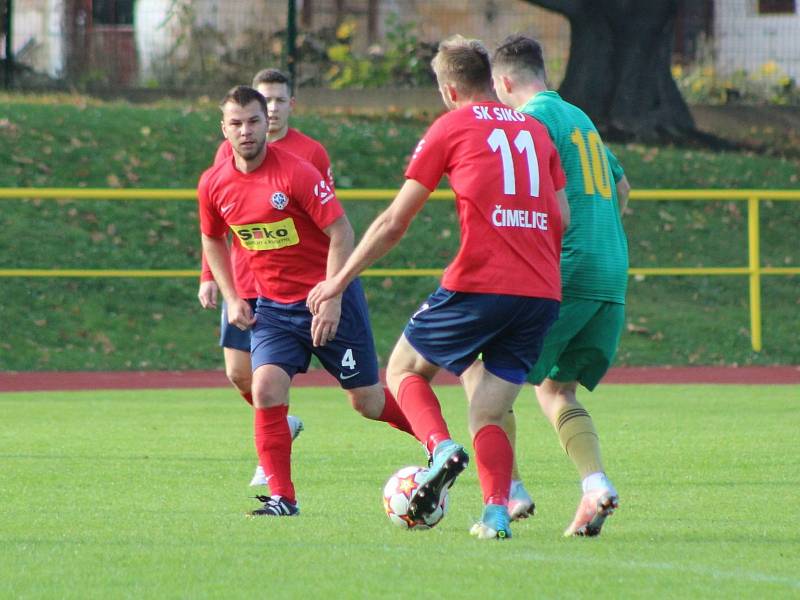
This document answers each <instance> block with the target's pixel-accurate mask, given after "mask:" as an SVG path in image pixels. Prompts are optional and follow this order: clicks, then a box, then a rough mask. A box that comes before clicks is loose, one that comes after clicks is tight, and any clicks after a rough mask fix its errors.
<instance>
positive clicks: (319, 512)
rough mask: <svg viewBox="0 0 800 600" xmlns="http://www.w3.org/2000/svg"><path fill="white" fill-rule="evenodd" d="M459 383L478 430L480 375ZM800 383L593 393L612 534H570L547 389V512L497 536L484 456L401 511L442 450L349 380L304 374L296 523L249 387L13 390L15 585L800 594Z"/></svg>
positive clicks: (282, 592)
mask: <svg viewBox="0 0 800 600" xmlns="http://www.w3.org/2000/svg"><path fill="white" fill-rule="evenodd" d="M438 391H439V393H440V397H441V400H442V404H443V407H444V409H445V414H446V416H447V417H448V419H449V421H450V425H451V430H452V433H453V435H454V437H455V438H456V439H459V440H464V441H466V437H467V436H466V425H465V403H464V400H463V394H462V392H461V390H460V389H458V388H452V387H442V388H438ZM798 397H800V387H798V386H774V387H763V386H751V387H747V386H741V387H738V386H711V385H708V386H679V385H672V386H633V385H627V386H613V385H607V386H601V387H600V389H598V390H597V391H596V392H595V393H593V394H588V393H587V394H584V396H583V399H584V400H585V401H586V405H587V407H588V408H589V410H590V411H591V412H592V414H593V415H594V417H595V422H596V424H597V427H598V430H599V431H600V434H601V440H602V444H603V449H604V455H605V459H606V463H607V466H608V469H609V473H610V475H611V476H612V479H613V480H614V482H615V483H616V485H617V487H618V488H619V491H620V495H621V507H620V510H619V511H618V513H617V514H616V515H614V517H612V518H611V519H610V520H609V521H608V522H607V524H606V527H605V529H604V532H603V535H602V536H600V538H596V539H563V538H562V537H561V532H562V530H563V528H564V527H565V526H566V525H567V524H568V523H569V521H570V519H571V517H572V515H573V512H574V509H575V507H576V504H577V501H578V498H579V489H578V483H577V478H576V475H575V473H574V471H573V468H572V466H571V464H570V463H569V462H568V459H567V458H566V457H565V456H564V454H563V453H562V451H561V449H560V448H559V446H558V443H557V440H556V437H555V435H554V433H553V432H552V431H551V429H550V427H549V425H547V424H546V423H545V422H544V419H543V418H542V417H541V416H540V415H539V413H538V408H537V407H536V406H535V403H534V400H533V395H532V391H531V389H530V388H527V389H525V390H524V391H523V394H522V395H521V397H520V400H519V401H518V402H517V415H518V420H519V439H520V442H519V459H520V461H521V464H522V470H523V473H524V476H525V479H526V481H527V484H528V487H529V489H530V490H531V491H532V492H533V495H534V497H535V499H536V502H537V506H538V514H537V515H536V516H535V517H534V518H532V519H529V520H528V521H525V522H522V523H519V524H516V525H514V526H513V535H514V537H513V539H511V540H508V541H505V542H494V541H492V542H481V541H477V540H474V539H472V538H471V537H470V536H469V534H468V529H469V526H470V525H471V524H472V522H473V520H474V519H475V518H476V517H477V516H478V515H479V514H480V510H481V497H480V492H479V488H478V485H477V477H476V470H475V467H474V464H472V465H470V467H469V468H468V470H467V471H466V473H465V474H464V475H463V476H462V477H461V478H460V479H459V481H458V482H457V484H456V486H455V487H454V488H453V489H452V490H451V495H450V509H449V513H448V515H447V517H446V518H445V519H444V520H443V521H442V522H441V524H440V525H439V526H438V527H437V528H436V529H434V530H431V531H428V532H406V531H402V530H400V529H397V528H395V527H393V526H392V525H391V524H390V522H389V520H388V519H387V518H386V516H385V515H384V514H383V510H382V506H381V501H380V499H381V488H382V486H383V483H384V482H385V480H386V479H387V478H388V477H389V475H390V474H391V473H392V472H393V471H394V470H395V469H397V468H399V467H402V466H405V465H408V464H420V463H421V462H423V460H424V457H423V453H422V450H421V448H420V447H419V445H418V444H417V443H415V442H413V441H412V440H410V439H409V438H407V437H405V436H404V435H403V434H401V433H399V432H397V431H395V430H393V429H390V428H388V427H386V426H385V425H383V424H381V423H376V422H370V421H367V420H365V419H362V418H361V417H359V416H358V415H357V414H356V413H355V412H354V411H353V410H352V409H351V408H350V407H349V406H348V403H347V402H346V400H345V399H344V397H343V395H342V393H341V392H340V391H339V390H336V389H333V388H331V389H328V388H324V389H323V388H305V389H296V390H294V391H293V403H292V409H291V412H292V414H296V415H298V416H300V417H301V418H302V419H303V420H304V421H305V426H306V430H305V432H304V433H303V434H302V435H301V436H300V438H299V439H298V440H297V442H296V444H295V450H294V478H295V483H296V486H297V490H298V497H299V500H300V503H301V507H302V514H301V516H300V517H299V518H295V519H269V518H264V519H247V518H245V517H244V513H245V512H246V511H247V510H248V509H251V508H253V507H254V506H255V505H256V503H255V501H254V500H252V499H251V498H250V496H252V495H253V491H252V490H251V489H250V488H248V487H247V484H248V482H249V479H250V476H251V475H252V471H253V468H254V466H255V462H256V461H255V458H254V450H253V447H252V430H251V418H250V416H249V411H248V409H247V407H246V406H245V405H244V403H243V402H241V400H240V399H238V397H237V396H236V395H235V394H234V392H233V391H231V390H225V389H219V390H182V391H165V390H162V391H115V392H86V393H79V392H64V393H13V394H0V415H2V418H1V419H0V422H1V423H2V425H0V465H1V468H0V598H81V599H83V598H104V599H105V598H193V599H194V598H306V599H310V598H363V597H369V598H401V597H403V598H409V597H412V598H416V597H441V598H494V597H498V598H531V597H534V595H535V596H536V597H541V598H567V597H587V598H622V597H624V598H687V597H689V598H707V597H719V598H731V597H742V598H743V597H750V598H778V597H786V598H789V597H794V598H797V597H798V596H800V574H798V563H797V557H798V555H800V534H798V528H797V523H798V521H799V520H800V519H799V517H800V503H798V501H797V490H798V487H800V469H798V464H797V449H798V447H797V431H796V430H797V425H798V423H799V422H800V419H798V416H800V415H799V414H798V411H799V410H800V409H798V404H797V399H798ZM473 463H474V461H473Z"/></svg>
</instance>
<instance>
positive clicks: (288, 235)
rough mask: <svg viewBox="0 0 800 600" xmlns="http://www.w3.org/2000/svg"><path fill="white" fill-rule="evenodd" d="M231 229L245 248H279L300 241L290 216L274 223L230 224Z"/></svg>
mask: <svg viewBox="0 0 800 600" xmlns="http://www.w3.org/2000/svg"><path fill="white" fill-rule="evenodd" d="M231 229H232V230H233V232H234V233H235V234H236V237H238V238H239V241H240V242H241V243H242V247H243V248H245V249H247V250H253V251H258V250H280V249H281V248H286V247H287V246H295V245H297V244H299V243H300V235H299V234H298V233H297V228H296V227H295V225H294V219H292V218H291V217H289V218H287V219H283V220H282V221H276V222H274V223H250V224H248V225H231Z"/></svg>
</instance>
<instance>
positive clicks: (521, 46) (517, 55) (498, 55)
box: [492, 35, 547, 81]
mask: <svg viewBox="0 0 800 600" xmlns="http://www.w3.org/2000/svg"><path fill="white" fill-rule="evenodd" d="M492 66H494V67H505V68H508V69H511V70H516V71H528V72H529V73H531V74H532V75H535V76H536V77H538V78H539V79H541V80H543V81H544V80H545V79H546V78H547V70H546V69H545V66H544V56H543V54H542V45H541V44H540V43H539V42H537V41H536V40H535V39H533V38H531V37H526V36H524V35H510V36H508V37H507V38H506V39H505V40H503V43H502V44H500V46H498V48H497V50H495V51H494V56H493V57H492Z"/></svg>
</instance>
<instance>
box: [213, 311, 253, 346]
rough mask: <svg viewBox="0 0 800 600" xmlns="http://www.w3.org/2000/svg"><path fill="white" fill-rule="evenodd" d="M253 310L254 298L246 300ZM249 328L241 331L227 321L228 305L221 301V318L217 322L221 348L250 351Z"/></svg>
mask: <svg viewBox="0 0 800 600" xmlns="http://www.w3.org/2000/svg"><path fill="white" fill-rule="evenodd" d="M247 301H248V302H249V303H250V307H251V308H252V309H253V312H255V310H256V299H255V298H250V299H248V300H247ZM251 331H252V330H251V329H245V330H244V331H242V330H241V329H239V328H238V327H237V326H236V325H231V324H230V323H228V305H227V304H226V303H225V301H224V300H223V301H222V319H221V321H220V324H219V345H220V346H222V347H223V348H233V349H234V350H241V351H242V352H250V332H251Z"/></svg>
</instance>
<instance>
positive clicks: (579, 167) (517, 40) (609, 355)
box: [492, 36, 630, 536]
mask: <svg viewBox="0 0 800 600" xmlns="http://www.w3.org/2000/svg"><path fill="white" fill-rule="evenodd" d="M492 75H493V78H494V85H495V91H496V92H497V95H498V97H499V98H500V100H502V101H503V102H505V103H506V104H508V105H509V106H512V107H515V108H516V109H517V110H519V111H521V112H525V113H527V114H529V115H531V116H533V117H535V118H536V119H538V120H539V121H541V122H542V123H543V124H544V125H545V126H546V127H547V130H548V132H549V133H550V137H551V138H552V139H553V142H554V143H555V146H556V148H557V149H558V153H559V155H560V156H561V164H562V165H563V168H564V172H565V173H566V176H567V186H566V193H567V198H568V200H569V206H570V212H571V223H570V227H569V229H567V231H566V232H565V234H564V240H563V246H562V250H561V282H562V294H563V300H562V303H561V311H560V315H559V319H558V321H557V322H556V323H555V324H554V325H553V327H552V328H551V329H550V331H549V332H548V334H547V336H546V337H545V340H544V347H543V348H542V353H541V354H540V356H539V359H538V361H537V363H536V364H535V365H534V367H533V370H532V371H531V372H530V374H529V375H528V381H530V382H531V383H533V384H534V385H535V386H536V388H535V389H536V397H537V399H538V401H539V405H540V407H541V409H542V411H543V412H544V414H545V416H546V417H547V418H548V419H549V420H550V422H551V423H552V424H553V426H554V427H555V429H556V431H557V433H558V436H559V440H560V441H561V445H562V446H563V448H564V450H565V451H566V452H567V454H568V455H569V457H570V458H571V459H572V461H573V462H574V464H575V466H576V468H577V470H578V473H579V474H580V477H581V479H582V488H583V497H582V499H581V502H580V504H579V506H578V511H577V513H576V515H575V519H574V520H573V522H572V523H571V524H570V526H569V527H568V528H567V530H566V531H565V532H564V535H566V536H572V535H580V536H595V535H598V534H599V533H600V529H601V528H602V526H603V523H604V522H605V520H606V518H607V517H608V516H610V515H611V514H612V513H613V512H614V509H616V508H617V505H618V502H619V497H618V494H617V492H616V490H615V489H614V486H613V485H612V484H611V482H610V481H609V479H608V478H607V477H606V474H605V468H604V466H603V463H602V459H601V456H600V444H599V440H598V437H597V432H596V431H595V428H594V424H593V423H592V419H591V417H590V416H589V413H588V412H587V411H586V409H585V408H583V406H581V404H580V403H579V402H578V401H577V398H576V389H577V387H578V384H579V383H580V384H581V385H583V386H584V387H586V388H587V389H589V390H593V389H594V388H595V386H596V385H597V384H598V383H599V382H600V380H601V379H602V378H603V375H605V373H606V371H607V370H608V368H609V366H610V365H611V363H612V361H613V359H614V356H615V354H616V351H617V346H618V345H619V340H620V335H621V333H622V329H623V326H624V322H625V291H626V287H627V282H628V243H627V240H626V238H625V231H624V230H623V227H622V220H621V215H622V211H623V210H624V208H625V204H626V202H627V200H628V193H629V191H630V186H629V185H628V181H627V178H626V177H625V173H624V171H623V169H622V167H621V166H620V164H619V162H618V161H617V159H616V157H614V155H613V154H612V153H611V151H610V150H608V149H607V148H606V147H605V145H604V144H603V141H602V140H601V139H600V135H599V134H598V132H597V128H596V127H595V126H594V124H593V123H592V121H591V120H590V119H589V117H588V116H586V114H585V113H584V112H583V111H582V110H581V109H579V108H578V107H577V106H574V105H572V104H570V103H568V102H566V101H565V100H563V99H562V98H561V97H560V96H559V95H558V94H557V93H556V92H554V91H550V90H548V89H547V83H546V71H545V66H544V60H543V58H542V48H541V46H540V45H539V43H538V42H537V41H536V40H534V39H532V38H528V37H524V36H511V37H509V38H507V39H506V40H505V41H504V42H503V44H502V45H501V46H500V47H499V48H498V49H497V51H496V52H495V54H494V58H493V60H492ZM506 430H507V432H508V433H509V437H510V438H511V439H512V441H513V439H514V433H515V430H516V422H515V421H514V415H513V413H509V415H508V419H507V422H506ZM510 497H511V501H510V502H509V511H510V513H511V516H512V518H513V517H516V518H520V517H525V516H527V514H526V513H528V512H530V513H532V511H533V501H532V500H531V499H530V496H529V495H528V493H527V492H526V491H525V488H524V486H522V482H521V480H520V478H519V472H518V471H516V472H515V473H514V481H513V483H512V488H511V494H510Z"/></svg>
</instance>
